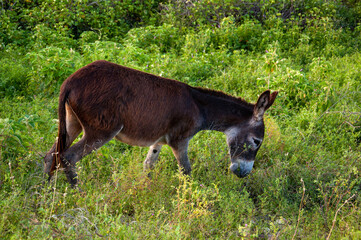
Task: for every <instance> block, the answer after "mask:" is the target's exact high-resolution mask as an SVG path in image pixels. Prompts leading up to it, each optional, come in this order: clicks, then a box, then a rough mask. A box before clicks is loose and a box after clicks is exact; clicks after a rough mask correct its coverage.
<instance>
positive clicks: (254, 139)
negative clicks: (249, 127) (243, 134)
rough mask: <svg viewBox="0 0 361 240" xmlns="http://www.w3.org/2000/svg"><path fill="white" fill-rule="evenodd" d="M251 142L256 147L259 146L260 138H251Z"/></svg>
mask: <svg viewBox="0 0 361 240" xmlns="http://www.w3.org/2000/svg"><path fill="white" fill-rule="evenodd" d="M253 142H254V144H255V145H256V146H257V147H259V145H260V144H261V140H259V139H256V138H253Z"/></svg>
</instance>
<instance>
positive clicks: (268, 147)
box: [0, 0, 361, 239]
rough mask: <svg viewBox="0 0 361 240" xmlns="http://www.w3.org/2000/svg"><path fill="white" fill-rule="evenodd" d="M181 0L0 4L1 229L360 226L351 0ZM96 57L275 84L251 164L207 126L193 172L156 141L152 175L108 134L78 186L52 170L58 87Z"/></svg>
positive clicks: (360, 96) (359, 58)
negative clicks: (247, 168) (235, 167)
mask: <svg viewBox="0 0 361 240" xmlns="http://www.w3.org/2000/svg"><path fill="white" fill-rule="evenodd" d="M189 2H191V3H192V4H187V1H169V2H168V1H156V0H153V1H149V3H145V2H142V1H139V2H138V1H135V2H132V1H130V0H129V1H122V2H121V3H120V2H119V3H112V2H111V1H101V2H99V3H96V4H95V3H91V2H90V1H84V2H79V3H77V4H75V3H73V2H71V1H65V0H64V1H57V2H54V1H50V0H49V1H25V2H19V3H17V1H4V3H3V5H2V8H1V15H0V96H1V97H0V238H1V239H100V238H103V239H325V238H326V239H360V238H361V224H360V222H361V210H360V200H361V196H360V191H361V178H360V175H361V161H360V160H361V71H360V69H361V68H360V67H361V53H360V49H361V23H360V19H361V4H359V3H357V2H355V1H351V0H350V1H316V0H308V1H299V3H292V2H291V3H288V1H280V0H278V1H244V2H242V3H240V2H239V1H218V0H207V1H199V2H198V1H189ZM246 3H247V4H246ZM242 4H243V5H242ZM149 9H150V10H149ZM99 59H105V60H108V61H112V62H115V63H118V64H121V65H125V66H128V67H132V68H136V69H139V70H142V71H146V72H150V73H153V74H156V75H160V76H163V77H167V78H172V79H176V80H179V81H182V82H185V83H187V84H190V85H192V86H201V87H206V88H211V89H216V90H221V91H224V92H226V93H228V94H232V95H235V96H240V97H243V98H244V99H246V100H248V101H250V102H255V101H256V100H257V97H258V96H259V94H260V93H261V92H263V91H264V90H266V89H271V90H277V91H279V95H278V97H277V99H276V101H275V103H274V105H273V106H272V107H271V109H270V110H268V111H267V114H266V116H265V124H266V136H265V140H264V143H263V145H262V147H261V149H260V151H259V152H258V155H257V159H256V162H255V166H254V168H253V170H252V172H251V174H250V175H249V176H247V177H246V178H243V179H239V178H237V177H236V176H234V175H233V174H232V173H231V172H230V171H229V169H228V168H229V164H230V160H229V155H228V149H227V144H226V139H225V135H224V134H222V133H219V132H212V131H204V132H200V133H199V134H198V135H196V136H195V137H194V138H193V139H192V140H191V142H190V147H189V158H190V161H191V164H192V169H193V171H192V175H191V176H190V177H186V176H183V175H181V174H180V173H179V172H178V166H177V163H176V161H175V158H174V156H173V154H172V151H171V149H170V148H169V147H167V146H165V147H163V149H162V152H161V154H160V158H159V162H158V164H157V165H156V168H155V170H154V172H153V175H152V178H151V179H150V178H148V177H147V175H146V173H144V172H143V161H144V159H145V157H146V154H147V150H148V149H147V148H141V147H131V146H128V145H126V144H123V143H120V142H118V141H115V140H112V141H110V142H109V143H108V144H106V145H105V146H103V147H102V148H100V149H99V150H98V151H96V152H93V153H91V154H90V155H89V156H87V157H85V158H84V159H82V160H81V161H80V162H79V163H78V165H77V169H78V174H79V181H80V183H79V186H80V188H81V190H82V191H79V190H78V189H72V188H70V185H69V184H68V183H67V181H66V177H65V174H64V173H63V172H62V171H59V172H56V176H55V178H54V180H53V181H52V182H50V183H48V182H47V181H46V179H47V176H45V174H44V173H43V156H44V154H45V152H47V151H48V150H49V149H50V147H51V145H52V144H53V142H54V141H55V138H56V134H57V101H58V100H57V98H58V94H59V87H60V85H61V83H62V82H63V81H64V80H65V79H66V78H67V77H68V76H69V75H70V74H71V73H73V72H74V71H76V70H77V69H79V68H80V67H82V66H85V65H86V64H88V63H90V62H92V61H95V60H99Z"/></svg>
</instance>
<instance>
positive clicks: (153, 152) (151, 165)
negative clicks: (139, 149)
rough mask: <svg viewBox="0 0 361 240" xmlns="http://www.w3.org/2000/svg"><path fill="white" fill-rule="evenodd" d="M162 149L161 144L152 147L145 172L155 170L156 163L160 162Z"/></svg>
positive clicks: (146, 160) (146, 161)
mask: <svg viewBox="0 0 361 240" xmlns="http://www.w3.org/2000/svg"><path fill="white" fill-rule="evenodd" d="M161 149H162V145H161V144H159V143H156V144H154V145H152V146H150V148H149V151H148V154H147V158H146V159H145V161H144V164H143V166H144V171H149V170H152V169H153V168H154V165H155V163H156V162H157V160H158V156H159V153H160V150H161Z"/></svg>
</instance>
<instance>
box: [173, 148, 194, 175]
mask: <svg viewBox="0 0 361 240" xmlns="http://www.w3.org/2000/svg"><path fill="white" fill-rule="evenodd" d="M171 148H172V151H173V154H174V156H175V157H176V159H177V161H178V165H179V168H180V170H181V171H182V172H183V174H186V175H190V174H191V170H192V168H191V164H190V163H189V160H188V141H185V142H182V143H179V144H175V146H171Z"/></svg>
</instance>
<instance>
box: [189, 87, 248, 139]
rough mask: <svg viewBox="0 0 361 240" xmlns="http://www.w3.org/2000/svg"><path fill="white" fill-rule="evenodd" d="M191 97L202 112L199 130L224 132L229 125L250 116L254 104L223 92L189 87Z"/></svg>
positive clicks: (245, 119)
mask: <svg viewBox="0 0 361 240" xmlns="http://www.w3.org/2000/svg"><path fill="white" fill-rule="evenodd" d="M191 93H192V96H193V99H194V100H195V102H196V103H197V105H198V108H199V109H200V111H201V114H202V129H201V130H216V131H222V132H224V131H225V130H226V129H228V128H229V127H231V126H234V125H235V124H238V123H240V122H242V121H247V120H249V119H250V118H251V117H252V114H253V109H254V104H250V103H247V102H246V101H244V100H243V99H241V98H236V97H232V96H230V95H227V94H225V93H223V92H219V91H214V90H208V89H204V88H194V87H192V88H191Z"/></svg>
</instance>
